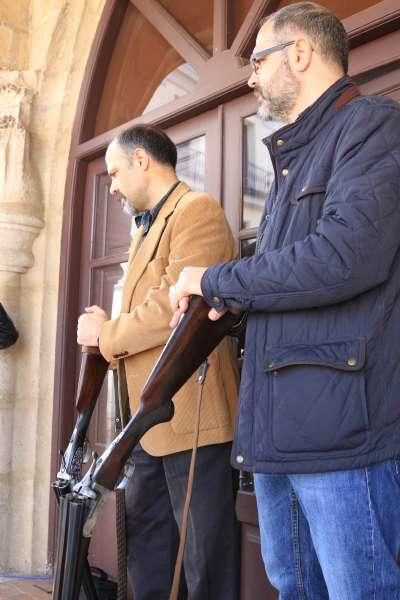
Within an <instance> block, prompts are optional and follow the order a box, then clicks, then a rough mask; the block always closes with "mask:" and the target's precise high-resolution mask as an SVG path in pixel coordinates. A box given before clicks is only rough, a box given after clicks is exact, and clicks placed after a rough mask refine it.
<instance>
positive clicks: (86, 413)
mask: <svg viewBox="0 0 400 600" xmlns="http://www.w3.org/2000/svg"><path fill="white" fill-rule="evenodd" d="M107 370H108V362H107V361H106V360H105V358H104V357H103V356H102V355H101V354H100V351H99V349H98V348H95V347H82V360H81V370H80V373H79V380H78V388H77V392H76V402H75V404H76V411H77V413H78V416H77V419H76V423H75V427H74V430H73V432H72V435H71V438H70V440H69V443H68V446H67V449H66V451H65V452H64V454H63V456H62V459H61V466H60V470H59V471H58V473H57V479H56V481H54V482H53V483H52V487H53V490H54V492H55V494H56V497H57V499H59V498H60V497H61V496H65V495H66V494H68V493H69V492H71V491H72V488H73V486H74V485H75V484H76V483H77V481H79V479H80V477H81V468H82V462H83V457H84V454H85V447H86V434H87V430H88V427H89V423H90V419H91V416H92V414H93V410H94V407H95V406H96V402H97V397H98V395H99V393H100V390H101V387H102V385H103V381H104V378H105V376H106V373H107Z"/></svg>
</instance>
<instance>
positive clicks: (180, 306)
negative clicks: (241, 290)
mask: <svg viewBox="0 0 400 600" xmlns="http://www.w3.org/2000/svg"><path fill="white" fill-rule="evenodd" d="M205 271H207V269H206V268H205V267H185V268H184V269H182V271H181V273H180V275H179V278H178V281H177V282H176V284H175V285H172V286H171V287H170V288H169V301H170V304H171V308H172V310H173V311H174V315H173V317H172V319H171V321H170V327H172V328H173V327H176V326H177V324H178V323H179V319H180V318H181V316H182V315H183V314H184V313H185V312H186V311H187V309H188V306H189V296H191V295H192V294H196V295H197V296H202V295H203V293H202V291H201V285H200V283H201V278H202V277H203V275H204V273H205ZM225 312H226V310H224V311H223V312H217V311H216V310H215V308H211V309H210V312H209V313H208V317H209V319H211V320H212V321H217V320H218V319H219V318H220V317H222V315H223V314H225Z"/></svg>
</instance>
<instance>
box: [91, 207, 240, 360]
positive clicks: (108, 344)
mask: <svg viewBox="0 0 400 600" xmlns="http://www.w3.org/2000/svg"><path fill="white" fill-rule="evenodd" d="M175 211H176V214H174V215H173V217H172V218H173V221H174V222H173V225H172V231H171V242H170V249H169V256H168V258H167V260H166V266H165V268H164V270H163V271H164V272H163V274H162V276H161V277H160V281H159V283H158V285H155V286H153V287H151V288H150V289H149V290H148V292H147V295H146V297H145V299H144V301H143V302H142V303H141V304H139V305H137V306H135V307H134V308H133V310H132V311H131V312H129V313H122V314H121V315H120V316H119V317H118V318H117V319H112V320H110V321H106V322H105V323H104V325H103V327H102V330H101V333H100V339H99V342H100V344H99V345H100V351H101V353H102V354H103V356H105V358H106V359H108V360H110V359H111V358H113V357H117V358H119V357H120V356H121V355H123V356H124V357H127V356H129V355H132V354H138V353H139V352H143V351H145V350H149V349H150V348H156V347H158V346H161V345H163V344H165V342H166V340H167V339H168V337H169V335H170V333H171V329H170V327H169V322H170V320H171V317H172V311H171V307H170V304H169V299H168V292H169V287H170V286H171V285H173V284H174V283H176V281H177V279H178V277H179V274H180V272H181V270H182V269H183V268H184V267H185V266H189V265H192V266H201V267H207V266H209V265H211V264H213V263H215V262H216V261H224V260H230V259H232V258H233V257H234V256H235V253H234V240H233V237H232V234H231V232H230V229H229V226H228V223H227V221H226V218H225V215H224V213H223V211H222V209H221V208H220V207H219V206H218V204H217V202H216V201H215V200H213V199H212V198H211V197H210V196H207V195H202V196H200V195H198V196H196V198H193V200H191V201H190V202H186V203H184V206H183V207H181V206H178V208H177V209H175ZM167 227H169V224H167ZM118 355H120V356H118Z"/></svg>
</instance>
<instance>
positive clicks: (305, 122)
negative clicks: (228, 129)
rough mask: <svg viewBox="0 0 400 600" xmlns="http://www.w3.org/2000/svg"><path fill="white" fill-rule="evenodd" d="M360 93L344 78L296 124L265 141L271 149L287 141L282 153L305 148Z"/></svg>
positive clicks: (300, 116) (326, 92)
mask: <svg viewBox="0 0 400 600" xmlns="http://www.w3.org/2000/svg"><path fill="white" fill-rule="evenodd" d="M359 95H360V92H359V90H358V88H357V86H356V85H355V84H354V82H353V81H352V80H351V79H350V77H347V76H346V77H343V78H342V79H339V80H338V81H336V82H335V83H334V84H333V85H331V86H330V87H329V88H328V89H327V90H326V91H325V92H324V93H323V94H322V96H320V97H319V98H318V99H317V100H316V101H315V102H314V103H313V104H311V105H310V106H308V107H307V108H306V109H305V110H304V111H303V112H302V113H300V115H299V116H298V117H297V119H296V121H294V123H289V124H288V125H285V126H284V127H281V128H280V129H278V130H277V131H275V132H274V133H273V134H272V135H270V136H268V137H266V138H264V139H263V142H264V144H266V145H267V146H268V147H269V148H270V149H274V148H276V144H275V143H274V142H275V140H276V139H277V138H280V139H283V140H284V141H285V144H284V146H281V148H280V152H284V151H286V150H288V149H293V148H297V147H298V146H303V145H304V144H306V143H307V142H309V141H310V140H312V138H313V137H315V136H316V135H317V133H318V132H319V131H320V130H321V129H322V128H323V127H324V126H325V125H326V123H327V122H328V121H329V119H331V118H332V116H333V114H335V113H336V112H337V111H338V110H340V109H341V108H343V106H345V105H346V104H348V102H350V101H351V100H352V99H353V98H355V97H356V96H359Z"/></svg>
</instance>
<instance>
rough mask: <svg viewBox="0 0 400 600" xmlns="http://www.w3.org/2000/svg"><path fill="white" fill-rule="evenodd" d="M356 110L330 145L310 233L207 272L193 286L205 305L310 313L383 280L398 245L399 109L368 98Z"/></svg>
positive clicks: (354, 294) (387, 275) (399, 222)
mask: <svg viewBox="0 0 400 600" xmlns="http://www.w3.org/2000/svg"><path fill="white" fill-rule="evenodd" d="M361 109H362V110H360V107H357V113H356V114H354V113H353V114H352V119H351V123H350V124H349V125H348V128H347V129H346V130H345V131H344V134H343V139H342V140H341V142H340V143H339V145H338V148H337V158H336V160H335V165H334V167H333V171H332V175H331V178H330V180H329V182H328V186H327V191H326V198H325V202H324V208H323V212H322V214H321V217H320V219H319V221H318V224H317V227H316V230H315V232H313V233H311V234H310V235H308V236H307V237H306V238H305V239H303V240H301V241H297V242H295V243H293V244H290V245H288V246H285V247H283V248H281V249H278V250H274V251H270V252H268V251H267V252H265V253H261V254H258V255H255V256H252V257H249V258H245V259H241V260H238V261H233V262H229V263H227V264H219V265H215V266H213V267H211V268H210V269H208V270H207V271H206V272H205V274H204V276H203V279H202V282H201V285H202V291H203V294H204V296H205V299H206V300H207V302H208V303H209V304H210V305H211V306H215V307H216V308H217V309H221V308H222V307H224V306H227V307H231V308H239V309H242V310H250V311H266V312H267V311H287V310H297V309H302V308H312V307H317V306H324V305H329V304H335V303H338V302H341V301H343V300H347V299H350V298H352V297H355V296H357V295H358V294H360V293H362V292H365V291H367V290H369V289H371V288H373V287H375V286H377V285H379V284H381V283H383V282H384V281H385V280H386V279H387V278H388V277H389V274H390V268H391V265H392V263H393V260H394V257H395V255H396V253H397V252H398V251H399V247H400V110H399V109H398V107H396V106H395V105H394V104H393V105H391V104H389V103H388V104H387V105H386V106H382V104H375V103H374V99H370V100H368V104H367V106H365V104H364V105H362V107H361ZM213 297H218V298H219V299H220V302H219V303H218V304H216V303H215V302H213V300H212V298H213Z"/></svg>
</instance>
